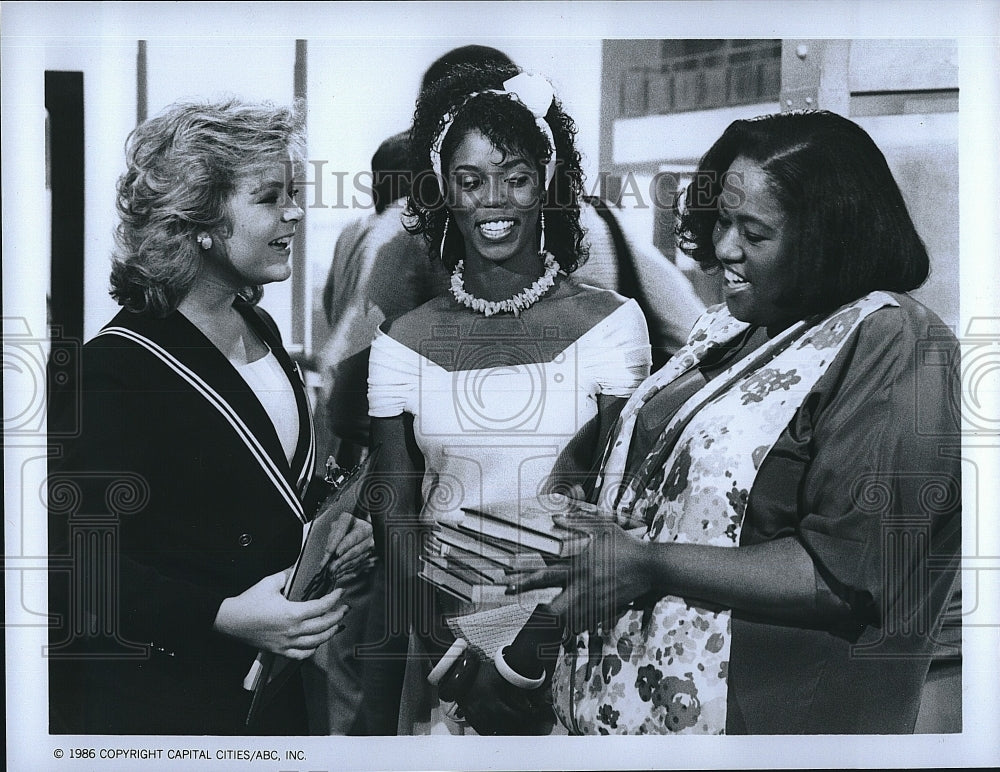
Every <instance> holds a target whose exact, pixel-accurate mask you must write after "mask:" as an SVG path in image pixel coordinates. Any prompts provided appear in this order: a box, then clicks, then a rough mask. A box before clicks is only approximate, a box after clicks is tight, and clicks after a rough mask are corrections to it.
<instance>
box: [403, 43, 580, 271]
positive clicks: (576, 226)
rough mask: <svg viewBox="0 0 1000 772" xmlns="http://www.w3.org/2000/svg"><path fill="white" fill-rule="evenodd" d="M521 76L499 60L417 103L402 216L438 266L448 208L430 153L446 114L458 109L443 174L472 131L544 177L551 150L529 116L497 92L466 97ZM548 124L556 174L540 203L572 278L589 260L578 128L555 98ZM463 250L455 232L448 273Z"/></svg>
mask: <svg viewBox="0 0 1000 772" xmlns="http://www.w3.org/2000/svg"><path fill="white" fill-rule="evenodd" d="M520 72H521V70H520V69H519V68H518V67H517V66H515V65H513V64H511V65H505V64H502V63H500V62H494V63H484V64H480V65H458V66H456V67H454V68H453V69H452V70H450V72H449V74H448V75H447V76H445V77H444V78H442V79H441V80H439V81H438V82H437V83H434V84H432V85H431V86H429V87H428V88H427V89H426V90H425V91H423V92H422V93H421V95H420V97H419V99H418V100H417V106H416V111H415V112H414V115H413V127H412V128H411V130H410V149H411V153H412V158H411V169H412V170H413V174H414V177H413V184H412V187H411V190H410V196H409V199H408V201H407V206H406V211H405V212H404V214H403V218H404V224H405V226H406V229H407V230H408V231H409V232H410V233H419V234H423V236H424V239H425V240H426V241H427V244H428V253H429V255H430V257H431V259H432V260H433V259H436V258H437V257H438V255H439V254H440V246H441V238H442V234H443V232H444V224H445V220H446V217H447V215H448V210H447V208H446V205H445V199H444V196H442V193H441V190H440V188H439V187H438V181H437V178H436V177H435V175H434V172H433V169H432V167H431V158H430V151H431V146H432V144H433V142H434V140H435V139H436V138H437V136H438V133H439V132H440V130H441V127H442V125H443V123H444V116H445V114H446V113H449V112H452V111H454V110H455V108H456V107H459V106H460V109H458V110H457V115H456V116H455V121H454V123H453V124H452V126H451V128H450V129H449V130H448V134H447V136H446V137H445V141H444V144H443V146H442V147H441V166H442V169H443V170H445V171H447V169H448V165H449V162H450V160H451V156H452V154H453V153H454V151H455V148H456V147H457V146H458V144H459V143H460V142H461V140H462V138H463V137H464V136H465V135H466V134H468V132H469V131H472V130H478V131H480V132H481V133H482V134H483V136H485V137H486V138H487V139H488V140H489V141H490V142H491V143H492V144H493V146H494V147H495V148H496V149H497V150H499V151H500V152H502V153H503V154H504V155H509V154H511V153H519V154H524V155H525V156H526V157H528V158H529V159H532V160H534V162H535V165H536V170H537V173H538V179H541V180H543V179H545V176H544V168H545V162H546V161H547V160H548V159H549V156H550V155H551V153H552V152H553V148H552V147H550V145H549V140H548V138H547V137H546V136H545V133H544V132H543V131H542V130H541V129H539V128H538V125H537V124H536V123H535V119H534V117H533V116H532V114H531V112H530V111H529V110H528V109H527V108H526V107H525V106H524V105H522V104H521V103H520V102H517V101H516V100H514V99H510V98H508V97H505V96H502V95H499V94H479V95H477V96H475V97H473V98H472V99H468V97H469V95H470V94H473V93H475V92H479V91H483V90H487V89H497V90H501V89H502V88H503V83H504V81H505V80H507V79H509V78H512V77H514V76H515V75H517V74H518V73H520ZM545 120H546V121H547V122H548V124H549V126H550V127H551V129H552V136H553V139H554V140H555V145H556V146H555V148H554V151H555V154H556V172H555V175H554V177H553V178H552V182H551V183H550V184H549V187H548V190H547V191H545V195H544V198H543V202H542V211H543V212H544V213H545V245H546V249H547V250H548V251H549V252H551V253H552V255H553V257H555V259H556V262H557V263H558V264H559V267H560V268H561V269H562V270H564V271H566V272H567V273H568V272H571V271H573V270H575V269H576V268H577V266H579V265H580V264H582V263H583V261H584V260H585V259H586V256H587V255H586V248H585V246H584V243H583V236H584V231H583V228H582V227H581V226H580V206H579V198H580V196H581V194H582V189H583V172H582V170H581V166H580V153H579V152H578V151H577V149H576V145H575V143H574V136H575V135H576V124H574V123H573V119H572V118H570V117H569V116H568V115H567V114H566V113H565V112H564V111H563V109H562V105H561V104H560V102H559V101H558V100H557V99H553V101H552V106H551V107H549V111H548V113H547V114H546V116H545ZM445 176H447V174H446V175H445ZM464 252H465V243H464V240H463V239H462V236H461V234H460V233H459V232H458V229H457V228H452V229H450V231H449V233H448V240H447V242H446V245H445V254H444V256H443V258H444V263H445V265H446V266H447V267H448V268H449V269H450V268H454V266H455V264H456V263H457V262H458V261H459V260H461V259H462V258H463V256H464Z"/></svg>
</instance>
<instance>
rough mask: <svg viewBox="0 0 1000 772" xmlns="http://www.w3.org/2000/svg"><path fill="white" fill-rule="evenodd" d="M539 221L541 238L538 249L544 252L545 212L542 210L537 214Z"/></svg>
mask: <svg viewBox="0 0 1000 772" xmlns="http://www.w3.org/2000/svg"><path fill="white" fill-rule="evenodd" d="M538 219H539V221H540V222H541V231H542V238H541V240H540V242H539V244H538V251H539V252H542V253H544V252H545V212H542V213H541V214H540V216H539V218H538Z"/></svg>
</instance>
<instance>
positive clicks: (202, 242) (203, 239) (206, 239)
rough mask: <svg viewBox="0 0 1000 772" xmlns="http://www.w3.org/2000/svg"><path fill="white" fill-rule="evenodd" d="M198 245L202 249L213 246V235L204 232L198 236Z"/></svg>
mask: <svg viewBox="0 0 1000 772" xmlns="http://www.w3.org/2000/svg"><path fill="white" fill-rule="evenodd" d="M198 246H199V247H201V248H202V249H211V248H212V237H211V236H209V235H208V234H207V233H202V234H200V235H199V236H198Z"/></svg>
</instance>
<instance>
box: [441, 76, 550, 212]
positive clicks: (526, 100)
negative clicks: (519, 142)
mask: <svg viewBox="0 0 1000 772" xmlns="http://www.w3.org/2000/svg"><path fill="white" fill-rule="evenodd" d="M481 94H499V95H500V96H505V97H509V98H510V99H515V100H517V101H518V102H520V103H521V104H522V105H524V106H525V107H527V108H528V111H529V112H530V113H531V114H532V115H533V116H535V123H536V124H538V128H540V129H541V130H542V132H543V133H544V134H545V136H546V137H548V140H549V144H550V145H551V146H552V153H551V154H550V155H549V160H548V162H547V163H546V164H545V190H548V188H549V183H550V182H552V178H553V177H554V176H555V173H556V141H555V138H554V137H553V136H552V127H551V126H549V124H548V121H546V120H545V114H546V113H547V112H548V111H549V107H551V105H552V100H553V99H554V98H555V94H554V93H553V91H552V84H551V83H549V81H548V80H547V79H546V78H545V77H544V76H542V75H531V74H529V73H527V72H522V73H520V74H519V75H515V76H514V77H513V78H509V79H507V80H505V81H504V82H503V91H499V90H497V89H486V90H485V91H476V92H474V93H472V94H469V96H467V97H466V98H465V99H464V100H463V101H462V103H461V104H458V105H456V106H455V107H453V108H452V109H451V111H449V112H447V113H445V114H444V120H443V121H442V123H441V131H439V132H438V135H437V137H435V139H434V141H433V142H432V143H431V167H432V168H433V169H434V174H435V175H436V176H437V181H438V187H440V188H441V195H442V196H443V195H445V179H444V174H443V172H442V169H441V146H442V145H443V144H444V138H445V137H446V136H448V130H449V129H450V128H451V125H452V123H454V122H455V116H456V115H458V112H459V110H461V109H462V108H463V107H465V105H466V104H467V103H468V101H469V100H470V99H473V98H475V97H477V96H480V95H481Z"/></svg>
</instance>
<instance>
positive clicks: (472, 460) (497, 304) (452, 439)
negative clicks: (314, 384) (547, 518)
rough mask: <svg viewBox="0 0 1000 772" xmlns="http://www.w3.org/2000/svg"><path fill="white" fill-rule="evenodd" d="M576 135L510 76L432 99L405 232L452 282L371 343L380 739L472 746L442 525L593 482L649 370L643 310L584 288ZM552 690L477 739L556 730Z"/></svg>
mask: <svg viewBox="0 0 1000 772" xmlns="http://www.w3.org/2000/svg"><path fill="white" fill-rule="evenodd" d="M574 133H575V126H574V124H573V121H572V119H571V118H570V117H569V116H568V115H566V113H565V112H564V111H563V110H562V107H561V105H560V103H559V102H558V101H557V100H556V99H555V98H554V95H553V92H552V87H551V85H550V84H549V82H548V81H547V80H546V79H545V78H543V77H541V76H537V75H530V74H527V73H520V72H519V71H518V70H517V69H516V68H514V67H497V68H490V69H485V68H476V67H469V68H464V69H456V70H455V72H454V73H453V74H452V75H451V76H450V77H448V78H446V79H445V80H443V81H442V82H441V83H439V84H438V85H436V86H435V87H433V88H431V89H429V90H427V91H425V92H424V93H423V94H422V95H421V97H420V99H419V100H418V103H417V107H416V113H415V116H414V125H413V129H412V141H411V147H412V150H413V152H414V154H415V158H414V164H413V166H412V167H411V168H413V169H414V170H416V174H417V176H416V177H415V179H414V180H413V187H412V193H411V195H410V199H409V202H408V207H407V210H406V212H405V214H404V222H406V224H407V227H408V229H409V230H411V232H414V233H420V234H423V236H424V237H425V239H426V240H427V243H428V245H429V252H430V255H431V259H440V260H442V261H443V263H444V265H445V266H446V268H447V269H448V270H450V271H451V272H452V279H451V289H450V292H446V293H444V294H443V295H441V296H439V297H438V298H435V299H434V300H431V301H430V302H428V303H427V304H425V305H423V306H421V307H419V308H417V309H415V310H414V311H412V312H409V313H407V314H406V315H404V316H402V317H400V318H398V319H396V320H394V321H390V322H387V323H386V324H385V325H383V328H382V329H381V330H380V332H379V334H378V335H377V337H376V339H375V341H374V343H373V345H372V354H371V364H370V370H369V402H370V414H371V416H372V445H373V447H380V448H381V452H380V454H379V456H378V462H377V469H376V470H375V474H374V475H373V477H372V479H373V481H374V482H373V484H372V486H371V509H372V516H373V522H374V523H375V527H376V531H377V532H378V537H377V541H378V542H379V545H380V549H381V550H382V553H383V555H384V556H385V560H384V561H383V564H382V571H383V572H382V574H381V578H382V580H383V588H384V592H378V591H377V592H376V594H375V595H376V597H375V601H374V608H372V610H371V612H370V615H369V616H370V620H371V622H370V624H369V640H370V641H372V642H373V646H374V647H375V648H373V649H370V650H369V651H368V652H367V654H365V653H362V657H363V658H364V659H365V660H366V663H367V664H366V677H367V678H368V683H367V688H366V693H367V695H368V696H369V698H370V699H369V702H368V705H367V707H366V719H367V726H366V731H367V732H368V733H371V734H393V733H396V732H397V731H399V732H402V733H410V732H420V731H428V730H429V731H436V730H437V728H438V727H440V728H441V729H443V728H445V727H447V728H448V729H449V730H450V731H453V732H454V731H465V730H464V729H463V727H462V726H461V721H460V717H459V721H458V722H447V721H443V720H441V721H438V719H437V717H438V716H440V714H441V711H440V710H438V702H437V699H436V698H434V695H433V693H432V690H430V689H429V688H428V686H427V681H426V676H427V674H428V672H429V671H430V670H431V668H432V667H433V666H434V665H435V664H437V663H439V662H440V661H441V659H442V657H443V655H444V654H445V652H446V651H447V650H448V649H449V646H450V644H451V643H452V641H453V640H454V635H453V634H452V633H451V632H450V631H449V630H448V627H447V625H446V623H445V619H446V618H448V617H454V616H455V615H457V614H464V613H467V612H470V611H475V609H474V608H470V607H469V606H467V605H464V604H462V603H461V602H459V601H457V600H455V599H454V598H452V597H451V596H447V595H445V594H444V593H443V592H440V591H434V590H433V589H431V588H430V587H429V586H428V585H426V584H425V583H423V582H422V581H419V580H418V578H417V574H418V571H419V569H420V560H419V558H420V555H421V553H422V552H423V551H426V550H427V549H434V547H433V543H430V546H428V542H427V540H426V535H427V534H428V532H429V530H430V526H431V525H432V524H433V523H434V522H436V521H440V520H447V519H452V520H454V519H457V518H459V517H460V516H461V510H462V508H464V507H477V506H479V505H482V504H487V503H491V502H496V501H503V500H509V499H515V498H523V497H527V496H531V495H534V494H537V493H539V492H543V491H546V490H552V489H558V488H559V486H560V485H563V486H569V485H572V484H574V483H575V482H576V481H578V480H580V479H582V477H583V473H584V472H585V471H586V470H587V469H588V468H589V467H590V466H591V465H592V463H593V461H594V455H595V451H596V447H597V437H598V433H599V432H600V430H601V426H602V424H603V425H605V426H608V427H609V426H610V421H613V419H614V417H615V415H616V413H617V410H616V408H618V407H620V404H619V403H621V402H622V401H623V400H624V399H625V398H627V397H628V396H629V395H630V394H631V392H632V391H633V390H634V389H635V387H636V386H637V385H638V383H640V382H641V381H642V380H643V378H644V377H645V375H646V374H647V373H648V371H649V364H650V349H649V342H648V332H647V329H646V324H645V320H644V319H643V316H642V313H641V311H640V310H639V307H638V305H637V304H636V303H635V301H631V300H629V301H626V300H625V299H624V298H622V297H621V296H619V295H617V294H616V293H614V292H610V291H607V290H600V289H596V288H593V287H588V286H585V285H581V284H578V283H576V282H574V281H573V280H572V279H571V278H570V276H569V274H570V273H571V272H572V271H573V270H574V269H575V268H576V267H577V265H579V264H580V263H581V261H582V260H583V259H584V258H585V254H584V248H583V246H582V243H583V236H584V233H583V230H582V229H581V227H580V224H579V207H578V204H577V201H578V196H579V195H580V193H581V188H582V179H581V172H580V156H579V153H578V152H577V151H576V149H575V147H574V142H573V136H574ZM420 259H426V258H424V256H422V255H414V260H420ZM584 428H586V429H588V430H589V431H583V432H581V431H580V430H581V429H584ZM571 440H572V442H571ZM382 604H384V608H383V607H382ZM530 612H531V609H530V608H529V609H527V613H526V614H525V617H526V616H527V614H530ZM523 622H524V620H523V619H522V620H521V624H523ZM409 631H412V633H413V634H412V640H408V639H409V638H410V637H411V636H409V635H408V632H409ZM374 642H380V643H378V644H375V643H374ZM407 645H408V646H409V649H407ZM407 651H408V652H409V656H406V653H407ZM445 663H446V664H447V660H446V661H445ZM404 665H406V667H405V668H404ZM404 669H405V670H406V671H407V672H406V675H405V681H406V687H405V688H403V689H402V699H401V700H400V699H399V695H400V690H401V685H402V682H403V680H404ZM438 669H442V668H438ZM478 669H479V674H478V678H479V681H477V682H476V683H472V682H471V681H470V684H471V685H472V688H477V686H476V684H480V685H483V686H484V687H485V689H486V691H489V689H490V688H492V685H493V684H492V683H491V682H490V679H492V680H493V681H497V679H501V681H502V679H503V678H505V676H503V675H501V673H502V672H507V673H508V674H510V673H511V672H512V671H510V669H509V668H501V669H500V670H499V671H498V670H497V665H495V664H494V663H493V662H489V661H486V660H484V661H482V662H481V663H479V668H478ZM452 672H453V674H454V671H452ZM467 675H468V674H467ZM484 679H485V681H486V683H485V684H483V680H484ZM515 680H516V677H515ZM508 682H509V678H508ZM504 683H506V682H504ZM501 685H503V684H502V683H501ZM467 686H468V684H467ZM421 692H423V693H424V695H429V696H430V699H429V700H424V701H423V703H422V705H421V700H420V695H421ZM547 693H548V689H544V688H540V689H537V690H532V692H531V694H532V695H533V697H534V698H537V699H533V700H526V702H525V706H524V710H523V711H519V715H516V716H511V717H510V718H511V721H510V722H500V723H498V725H496V726H490V727H482V726H480V727H479V728H480V729H481V730H483V731H488V732H491V733H500V732H507V733H518V734H542V733H547V732H548V731H550V730H551V727H552V725H553V721H554V720H553V717H552V713H551V709H550V706H549V705H548V704H547V700H546V698H545V696H544V695H546V694H547ZM422 708H423V709H422ZM397 714H398V715H397ZM454 717H455V714H454V713H453V714H452V718H454ZM397 721H398V722H397ZM436 722H437V724H436ZM501 724H502V725H501Z"/></svg>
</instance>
